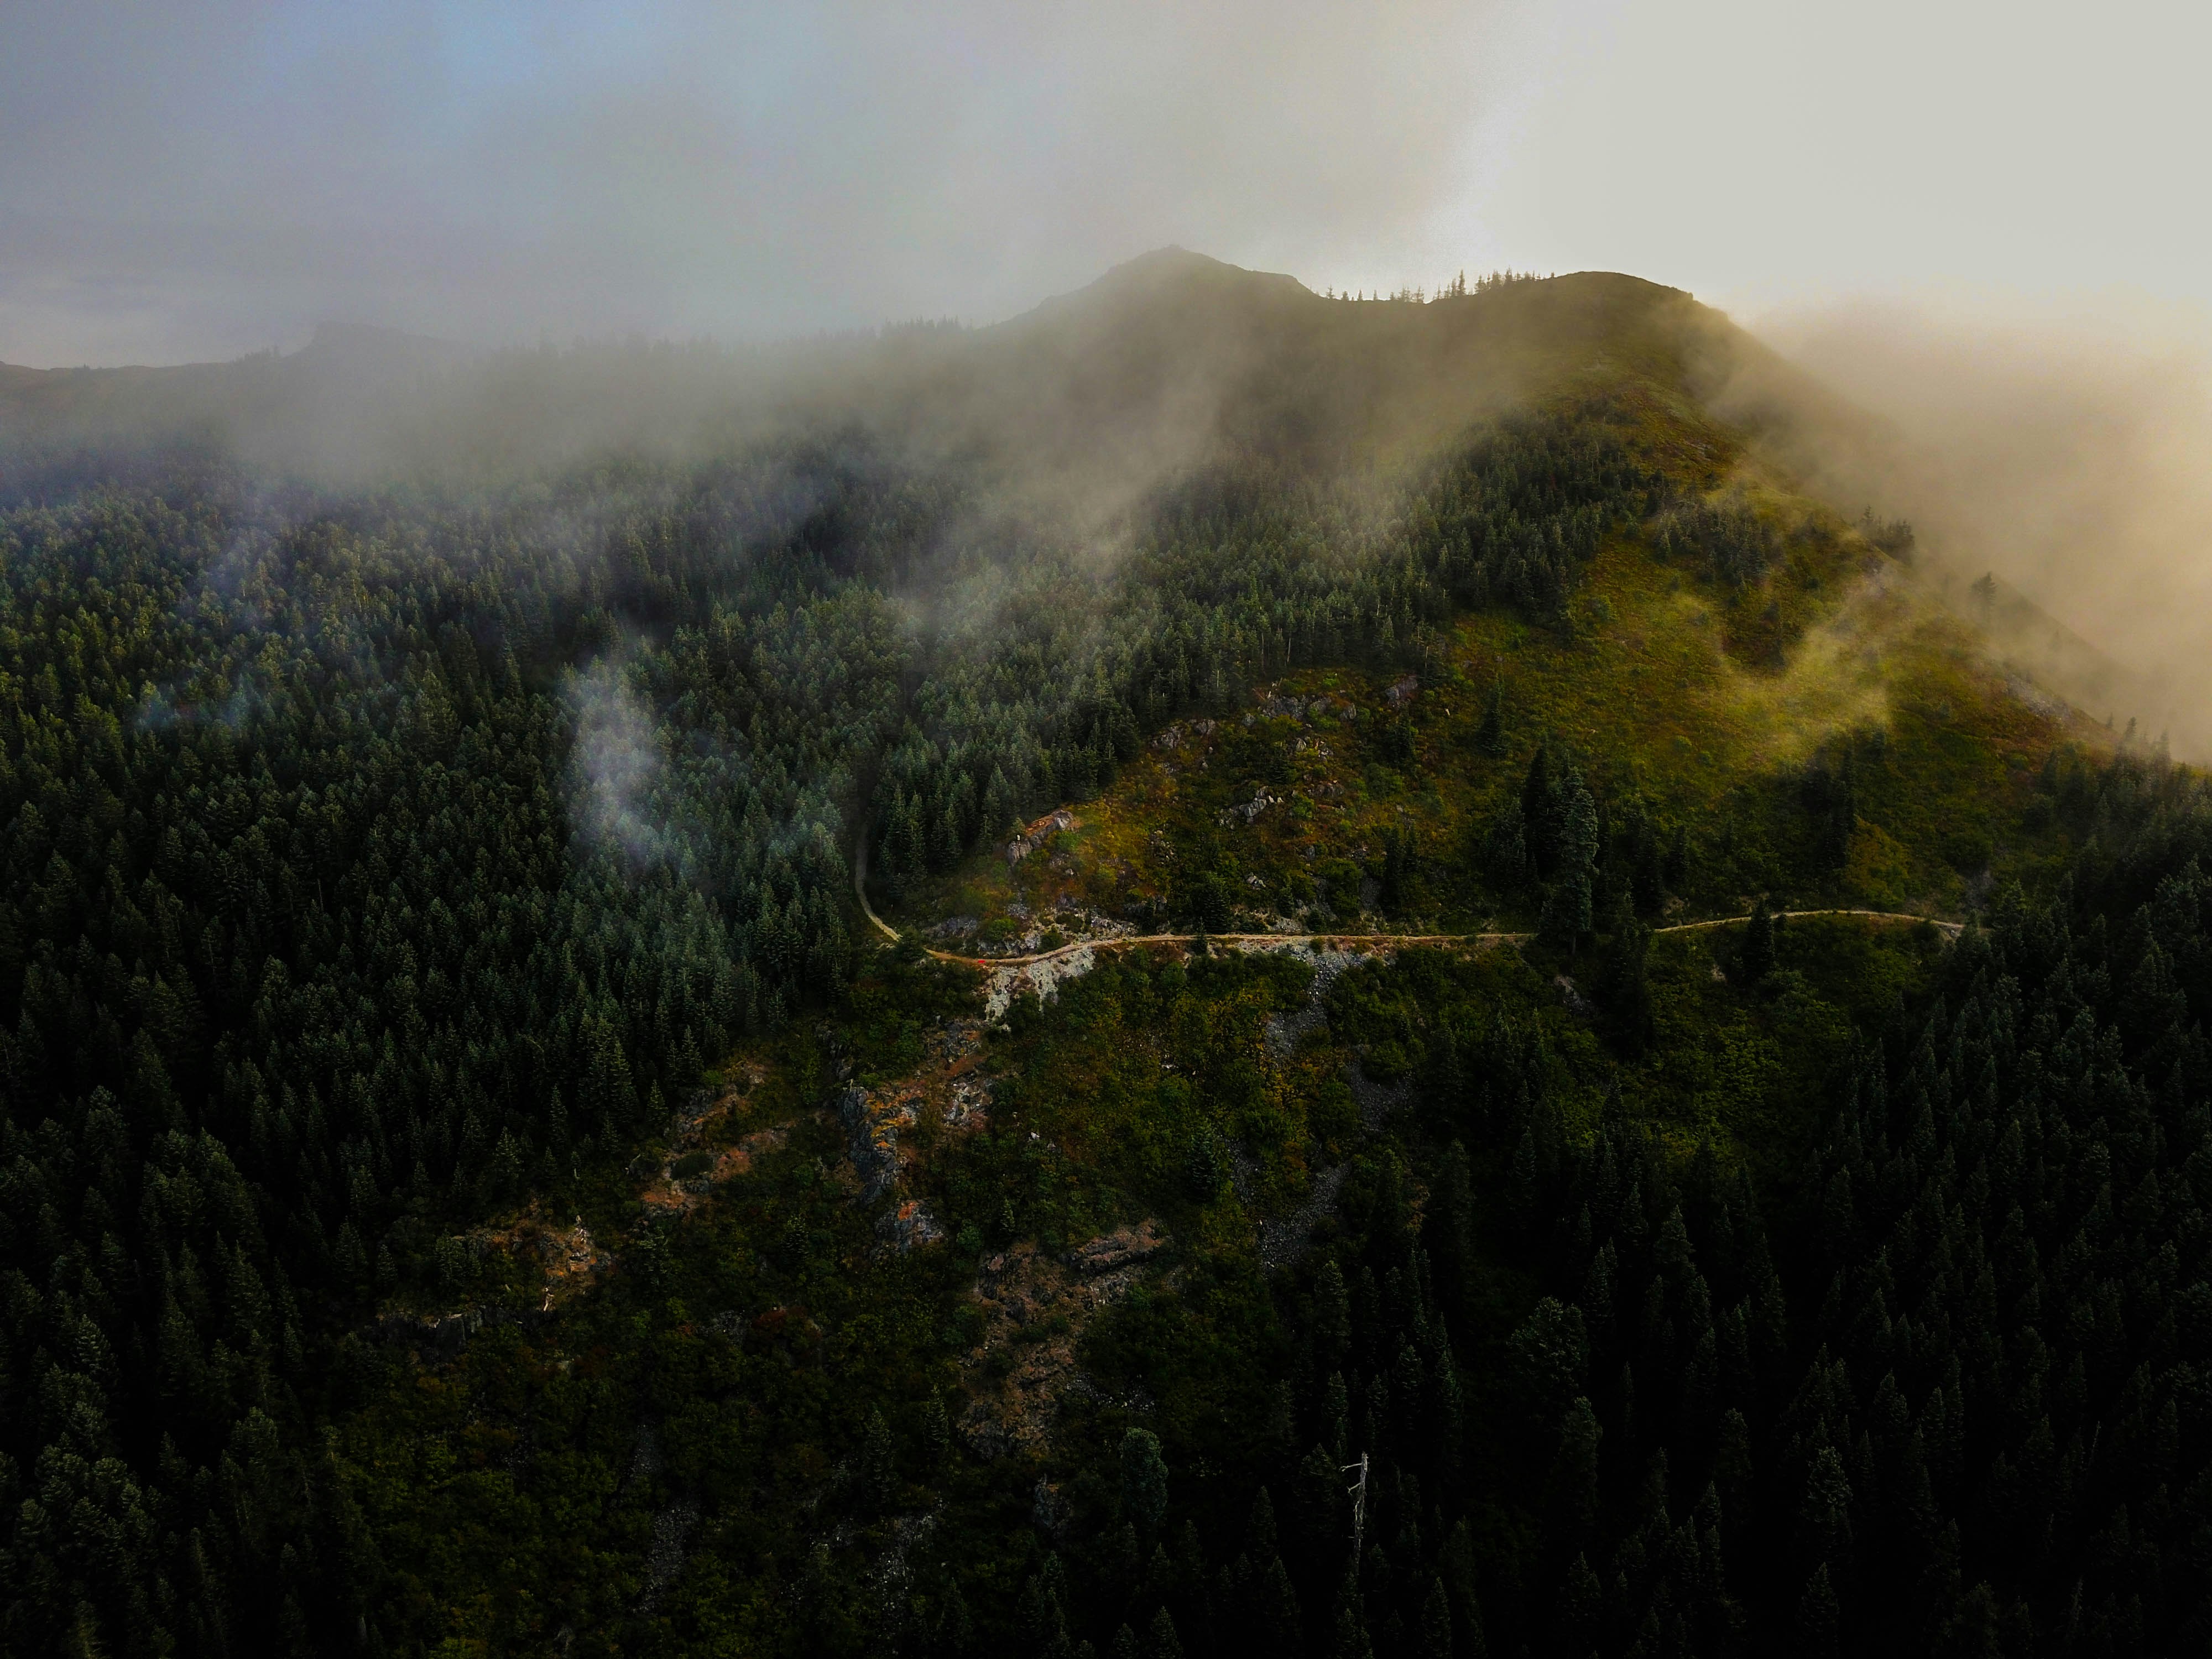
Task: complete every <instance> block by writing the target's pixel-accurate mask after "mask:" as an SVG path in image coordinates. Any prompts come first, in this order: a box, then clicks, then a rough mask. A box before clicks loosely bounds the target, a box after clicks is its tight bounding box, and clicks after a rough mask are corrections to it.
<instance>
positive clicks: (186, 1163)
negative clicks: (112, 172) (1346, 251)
mask: <svg viewBox="0 0 2212 1659" xmlns="http://www.w3.org/2000/svg"><path fill="white" fill-rule="evenodd" d="M1758 349H1759V348H1757V347H1756V346H1755V345H1753V343H1750V342H1748V341H1747V340H1746V339H1745V338H1744V337H1741V336H1740V335H1738V334H1737V333H1736V332H1735V331H1734V330H1733V329H1732V328H1731V327H1730V326H1729V325H1728V324H1727V323H1726V322H1725V321H1724V320H1723V319H1721V318H1719V316H1718V315H1717V313H1711V312H1708V311H1705V310H1704V309H1703V308H1702V307H1698V306H1697V305H1695V304H1694V303H1693V302H1692V301H1690V299H1689V298H1688V296H1686V295H1682V294H1680V293H1678V292H1676V291H1675V290H1673V289H1662V288H1657V287H1655V286H1652V285H1650V284H1648V283H1640V282H1638V281H1635V280H1634V279H1632V278H1627V277H1609V276H1571V277H1559V278H1555V279H1541V280H1540V279H1536V278H1534V277H1526V276H1518V275H1516V274H1512V273H1499V274H1497V275H1495V276H1488V277H1482V278H1478V279H1475V280H1473V281H1469V280H1468V279H1466V278H1463V277H1462V278H1457V279H1455V280H1454V281H1453V282H1452V283H1449V284H1447V285H1445V286H1444V287H1443V288H1442V289H1439V290H1438V291H1437V292H1436V293H1435V294H1434V295H1430V294H1427V293H1413V292H1409V293H1406V294H1401V295H1395V296H1393V297H1392V298H1390V299H1388V300H1383V299H1364V298H1358V299H1355V298H1351V297H1343V298H1340V297H1337V296H1335V295H1316V294H1312V293H1310V292H1308V291H1307V290H1306V289H1304V288H1302V287H1300V286H1299V285H1297V283H1292V282H1291V281H1290V279H1288V278H1282V277H1266V276H1257V275H1255V274H1253V273H1250V272H1246V271H1243V270H1237V269H1235V268H1233V267H1229V266H1224V265H1218V264H1214V263H1213V262H1212V261H1208V260H1204V259H1200V258H1197V257H1196V256H1193V255H1184V254H1180V253H1166V254H1161V255H1155V256H1151V257H1150V258H1147V259H1146V260H1140V261H1139V262H1137V263H1136V264H1133V265H1131V266H1127V267H1123V268H1121V270H1116V271H1115V272H1113V273H1111V274H1109V276H1107V277H1106V278H1104V279H1103V280H1102V281H1101V282H1100V283H1098V284H1097V285H1096V286H1095V287H1093V288H1091V289H1086V290H1084V291H1083V292H1081V293H1079V294H1077V295H1073V296H1069V297H1068V298H1066V299H1065V300H1063V301H1055V302H1053V303H1052V304H1051V305H1048V307H1044V308H1042V309H1041V310H1040V311H1038V312H1036V313H1030V315H1028V316H1025V317H1024V318H1020V319H1016V320H1015V321H1014V322H1012V323H1008V324H1004V325H998V326H997V327H994V328H988V329H965V328H961V327H957V326H954V325H942V326H938V325H927V326H922V325H917V326H915V327H910V328H903V329H891V330H885V331H881V332H880V333H877V334H871V335H868V336H866V337H834V338H826V339H823V340H820V341H817V342H813V343H808V344H805V345H804V346H794V347H791V348H788V349H785V348H776V349H766V348H763V349H758V350H736V349H731V350H720V349H712V348H706V347H700V348H696V349H694V348H684V349H675V348H664V347H647V346H580V347H578V348H575V349H573V350H562V351H556V350H552V349H545V350H540V351H518V352H510V353H501V354H491V355H489V356H484V357H471V358H468V359H465V360H457V361H455V362H453V363H451V364H449V365H446V366H443V367H440V368H435V369H430V370H423V371H422V372H421V373H419V374H418V373H416V372H415V371H413V370H410V371H408V372H407V373H405V374H392V373H385V374H380V373H379V372H377V371H376V367H375V365H374V363H366V364H365V363H364V362H362V361H360V360H359V359H358V358H357V357H349V356H344V355H343V353H342V352H340V351H338V350H337V349H336V348H334V347H332V346H331V344H330V343H327V342H321V343H318V344H317V345H316V346H313V347H310V348H308V349H307V350H305V351H302V352H301V353H298V354H295V355H294V356H289V357H273V356H272V357H262V358H255V359H248V360H246V361H244V362H240V363H237V364H231V365H221V366H213V367H208V368H194V369H189V370H159V371H136V370H115V371H97V372H93V371H85V372H76V371H61V370H56V371H46V372H40V374H31V373H29V372H27V371H24V372H21V374H20V378H18V379H15V380H0V1653H4V1654H7V1655H11V1656H13V1655H21V1656H25V1659H32V1656H50V1655H54V1656H58V1655H64V1654H70V1655H91V1654H105V1655H110V1656H176V1659H216V1656H238V1659H244V1656H252V1655H264V1654H265V1655H322V1654H331V1655H354V1654H359V1655H379V1656H393V1659H398V1656H423V1659H428V1656H462V1655H483V1656H494V1655H508V1654H516V1655H520V1654H547V1653H550V1654H558V1655H568V1656H577V1659H582V1656H617V1655H625V1656H662V1655H665V1656H679V1655H680V1656H693V1655H696V1656H708V1655H732V1656H735V1655H763V1656H767V1655H775V1656H815V1655H823V1656H829V1655H869V1656H876V1659H893V1656H910V1659H986V1656H1000V1655H1005V1656H1010V1659H1076V1656H1079V1655H1082V1656H1088V1659H1214V1656H1219V1659H1242V1656H1247V1655H1250V1656H1255V1659H1256V1656H1267V1659H1294V1656H1305V1659H1393V1656H1401V1655H1402V1656H1418V1659H1522V1656H1532V1659H1541V1656H1553V1655H1556V1656H1560V1659H1584V1656H1603V1659H1615V1656H1620V1659H1628V1656H1633V1659H1678V1656H1715V1659H1723V1656H1730V1659H1735V1656H1740V1659H1752V1656H1760V1655H1770V1654H1771V1655H1803V1656H1847V1655H1848V1656H1858V1655H1865V1656H1874V1655H1883V1656H1888V1655H1929V1656H1936V1655H1942V1656H1953V1655H1955V1656H1960V1659H1969V1656H1971V1659H1982V1656H1992V1655H2003V1656H2008V1659H2013V1656H2018V1659H2031V1656H2032V1659H2061V1656H2064V1659H2128V1656H2135V1655H2154V1656H2164V1655H2173V1656H2182V1655H2190V1654H2201V1653H2203V1652H2205V1651H2206V1650H2208V1648H2212V1047H2208V1043H2207V1039H2206V1036H2205V1033H2204V1029H2203V1026H2204V1023H2205V1022H2206V1020H2207V1019H2208V1018H2212V789H2208V787H2207V784H2206V781H2205V779H2204V777H2203V775H2202V774H2200V773H2198V772H2197V771H2196V770H2194V769H2191V768H2190V767H2188V766H2186V765H2184V764H2181V763H2177V762H2175V761H2174V760H2172V758H2171V757H2169V756H2168V755H2167V753H2166V750H2165V749H2164V747H2163V745H2162V744H2156V743H2153V742H2150V741H2148V740H2147V738H2146V737H2145V736H2143V735H2140V734H2137V733H2136V732H2134V731H2133V730H2132V729H2131V728H2130V729H2119V727H2118V726H2116V725H2115V724H2112V723H2108V722H2107V721H2106V719H2105V718H2104V715H2105V713H2106V711H2103V710H2099V711H2097V712H2096V714H2094V715H2092V714H2088V713H2085V712H2084V711H2082V710H2081V709H2079V708H2074V707H2072V706H2071V705H2069V704H2068V703H2066V702H2063V700H2061V699H2059V698H2056V697H2052V696H2048V695H2045V694H2043V693H2041V692H2039V691H2037V690H2035V688H2033V686H2031V685H2029V684H2027V682H2026V681H2025V680H2023V679H2022V678H2021V677H2020V676H2019V675H2018V674H2016V673H2013V672H2010V671H2008V670H2007V669H2006V668H2005V667H2004V666H2003V665H2002V664H2000V663H1998V662H1997V661H1996V659H1995V657H1994V656H1993V655H1992V654H1991V652H1990V647H1989V646H1988V642H1987V641H1986V640H1985V639H1984V637H1983V635H1982V634H1981V633H1980V632H1979V629H1978V620H1977V615H1978V613H1977V611H1976V609H1975V606H1974V605H1973V604H1972V601H1971V599H1969V598H1968V597H1967V593H1968V590H1967V589H1966V586H1965V584H1964V583H1958V584H1955V585H1954V584H1952V583H1951V582H1950V580H1949V579H1948V574H1947V573H1946V571H1945V570H1944V568H1943V567H1942V563H1941V561H1940V560H1939V559H1938V558H1936V556H1934V555H1933V554H1931V553H1929V552H1927V551H1924V550H1920V549H1919V548H1917V544H1916V540H1915V537H1914V532H1913V531H1912V529H1911V526H1908V525H1905V524H1904V523H1901V522H1887V521H1884V520H1881V519H1879V518H1878V517H1877V516H1875V515H1874V514H1872V513H1862V512H1861V510H1860V509H1861V507H1862V505H1863V504H1862V503H1860V502H1858V501H1832V500H1828V499H1826V498H1825V497H1822V496H1820V495H1818V494H1817V493H1816V492H1815V490H1814V488H1813V486H1812V484H1811V483H1808V480H1807V479H1806V478H1805V477H1802V475H1801V474H1799V473H1798V472H1796V471H1793V470H1792V467H1791V465H1790V461H1789V459H1788V457H1789V455H1790V453H1791V452H1790V447H1789V445H1788V443H1787V442H1786V439H1787V436H1788V434H1787V432H1786V430H1784V428H1786V425H1787V422H1788V419H1789V416H1788V413H1787V411H1786V410H1764V411H1762V412H1761V413H1759V415H1757V416H1747V415H1745V414H1744V413H1742V412H1741V410H1732V411H1731V412H1729V413H1727V414H1723V413H1722V412H1718V411H1719V410H1720V407H1721V406H1720V405H1719V404H1717V402H1716V401H1715V400H1714V398H1713V397H1712V395H1711V393H1712V390H1713V387H1714V386H1715V385H1716V384H1717V379H1716V373H1715V370H1714V367H1713V365H1714V364H1715V363H1716V362H1720V361H1723V360H1725V359H1727V358H1728V357H1729V354H1731V353H1735V354H1743V353H1751V352H1755V351H1756V350H1758ZM9 374H18V372H17V371H9ZM1194 411H1195V412H1194ZM341 417H343V418H341ZM341 430H342V431H343V440H342V441H341V440H339V439H337V438H333V437H331V434H332V433H334V432H339V431H341ZM1974 574H1978V572H1967V573H1966V575H1967V576H1968V577H1970V578H1971V577H1972V575H1974ZM2125 712H2126V711H2124V710H2123V711H2121V718H2122V720H2123V721H2124V717H2125Z"/></svg>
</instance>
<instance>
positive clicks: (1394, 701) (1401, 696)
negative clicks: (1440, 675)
mask: <svg viewBox="0 0 2212 1659" xmlns="http://www.w3.org/2000/svg"><path fill="white" fill-rule="evenodd" d="M1420 689H1421V681H1420V677H1419V675H1417V674H1408V675H1407V676H1406V677H1405V678H1403V679H1401V680H1399V681H1397V682H1396V683H1395V684H1393V685H1392V686H1391V687H1390V689H1389V690H1387V691H1385V692H1383V701H1384V702H1388V703H1389V705H1390V707H1392V708H1404V707H1405V706H1406V705H1407V703H1409V702H1413V697H1414V695H1415V694H1416V693H1417V692H1419V690H1420Z"/></svg>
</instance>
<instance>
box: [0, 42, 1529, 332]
mask: <svg viewBox="0 0 2212 1659" xmlns="http://www.w3.org/2000/svg"><path fill="white" fill-rule="evenodd" d="M1488 12H1489V9H1488V8H1486V7H1485V6H1483V5H1480V4H1478V5H1474V6H1472V7H1470V6H1467V5H1463V4H1456V3H1450V0H1402V3H1395V4H1393V5H1391V6H1389V7H1387V8H1379V9H1377V8H1361V9H1349V8H1342V7H1335V6H1329V5H1326V4H1322V3H1317V0H1287V3H1285V0H1275V3H1266V4H1262V3H1259V0H1226V3H1221V0H1216V3H1209V4H1204V5H1197V6H1188V5H1182V4H1177V3H1171V0H1125V3H1119V4H1115V5H1113V6H1110V7H1109V6H1103V5H1081V4H1079V5H1072V6H1065V7H1061V6H1054V7H1035V6H1023V5H1018V4H1014V3H1009V0H957V3H954V4H951V5H945V6H938V7H930V8H923V9H916V8H898V7H889V6H880V5H876V4H871V3H851V0H848V3H828V4H821V5H810V6H806V7H779V8H771V7H766V6H758V5H721V4H708V3H681V0H678V3H671V4H664V5H658V6H639V5H623V6H611V5H605V4H589V3H575V0H568V3H560V0H556V3H548V4H543V5H525V4H520V3H512V4H501V3H484V4H481V5H471V6H466V7H464V6H457V5H445V4H439V3H433V0H364V3H363V4H362V5H359V6H349V7H343V8H338V7H327V6H306V5H269V4H264V3H258V0H253V3H248V0H216V3H212V4H209V5H201V6H192V7H188V8H186V7H159V6H153V5H147V4H142V3H132V0H70V3H68V4H66V5H64V4H59V3H49V0H33V3H26V4H21V5H10V6H9V7H6V8H4V9H0V226H4V228H5V232H4V234H0V362H15V363H23V364H30V365H33V366H55V365H73V364H78V363H90V364H94V365H100V364H103V363H106V364H113V363H119V362H155V363H160V362H179V361H187V360H193V359H207V358H218V357H228V356H237V355H239V354H240V353H242V352H245V351H249V350H255V349H269V348H271V347H275V348H278V349H286V350H290V349H297V348H298V347H300V346H301V345H302V344H304V343H306V341H307V338H308V337H309V336H310V334H312V332H313V329H314V327H315V326H316V325H317V324H319V323H321V322H324V321H329V320H340V321H346V322H352V323H364V324H375V325H386V326H392V327H398V328H404V329H407V330H410V331H416V332H419V333H425V334H430V335H435V336H443V337H454V338H459V339H464V340H468V341H471V342H474V343H480V344H488V345H495V344H511V343H526V344H535V343H538V340H539V339H540V338H541V337H550V339H552V340H554V341H556V342H558V343H568V341H570V340H572V339H574V338H575V337H580V336H587V337H606V336H610V335H621V334H623V333H626V332H628V331H633V330H635V331H643V332H645V333H647V334H651V335H653V336H657V337H675V338H684V337H690V336H694V335H699V334H713V335H714V336H716V337H720V338H721V339H724V340H748V339H760V338H769V337H782V336H787V335H791V334H793V333H804V332H807V331H813V330H817V329H823V328H829V329H838V328H850V327H855V326H872V325H878V324H880V323H883V322H885V321H888V320H892V319H899V318H907V317H915V316H930V317H936V316H945V315H957V316H960V317H963V318H965V319H969V320H970V321H990V320H995V319H1000V318H1004V317H1006V316H1010V315H1012V314H1013V313H1017V312H1019V311H1021V310H1024V309H1026V308H1027V307H1030V306H1031V305H1034V304H1035V303H1036V301H1039V300H1040V299H1042V298H1043V297H1044V296H1045V295H1048V294H1051V293H1054V292H1057V291H1061V290H1065V289H1071V288H1074V287H1076V286H1079V284H1080V283H1084V282H1087V281H1089V280H1090V279H1091V278H1092V277H1094V276H1097V274H1098V273H1099V272H1100V271H1101V270H1104V269H1106V268H1107V267H1108V266H1109V265H1111V264H1116V263H1119V262H1120V261H1121V260H1124V259H1127V258H1132V257H1133V256H1134V255H1137V254H1139V253H1141V252H1145V251H1146V249H1148V248H1152V247H1157V246H1162V245H1164V244H1168V243H1176V242H1181V243H1184V244H1188V245H1190V246H1202V247H1205V248H1206V249H1208V250H1209V251H1212V252H1218V253H1221V254H1224V255H1225V256H1227V257H1231V258H1235V259H1237V261H1238V262H1239V263H1243V264H1248V265H1253V266H1257V267H1261V268H1269V269H1281V268H1284V267H1285V266H1288V265H1291V264H1297V265H1300V266H1301V267H1303V268H1304V269H1306V270H1315V269H1316V267H1317V266H1319V265H1322V264H1330V263H1332V262H1334V263H1343V262H1345V260H1346V253H1347V251H1348V250H1351V249H1353V248H1357V249H1358V250H1360V251H1361V257H1362V258H1365V259H1367V260H1369V261H1370V262H1372V263H1373V264H1375V265H1376V266H1378V267H1379V268H1380V269H1382V270H1387V271H1389V273H1390V276H1392V278H1393V279H1394V280H1405V281H1412V280H1416V279H1418V280H1420V281H1423V282H1428V283H1434V282H1436V281H1437V280H1439V279H1440V278H1442V277H1443V276H1448V275H1449V274H1450V272H1449V269H1448V268H1446V267H1443V266H1442V265H1441V264H1437V262H1436V260H1435V259H1434V258H1432V257H1429V256H1427V255H1425V254H1424V253H1422V252H1420V250H1421V248H1422V247H1424V246H1426V245H1425V244H1424V243H1422V242H1421V241H1420V237H1421V235H1422V234H1423V228H1424V226H1425V223H1426V222H1427V221H1428V219H1429V218H1430V217H1431V216H1433V215H1434V213H1435V212H1436V210H1437V207H1438V204H1440V203H1443V202H1447V201H1449V200H1452V199H1455V197H1456V196H1457V195H1458V194H1460V193H1461V191H1462V189H1463V186H1464V179H1465V174H1466V173H1467V170H1468V167H1469V166H1470V165H1471V162H1470V157H1469V155H1468V145H1467V143H1466V142H1465V133H1466V130H1467V127H1468V123H1469V122H1470V121H1471V120H1472V119H1473V118H1474V117H1476V116H1477V115H1479V113H1480V111H1481V109H1482V108H1483V106H1485V104H1486V102H1487V101H1488V100H1490V99H1491V97H1492V90H1491V88H1492V80H1493V78H1494V77H1493V75H1492V70H1491V68H1490V65H1489V54H1488V52H1487V50H1486V49H1487V48H1488V46H1490V45H1491V44H1492V43H1491V41H1490V40H1489V39H1488V37H1487V36H1486V33H1485V32H1484V31H1483V29H1482V27H1480V25H1481V23H1482V21H1483V20H1484V18H1485V17H1486V15H1488ZM1466 257H1467V254H1466V251H1465V248H1464V246H1462V250H1461V252H1460V258H1462V259H1464V258H1466Z"/></svg>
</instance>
